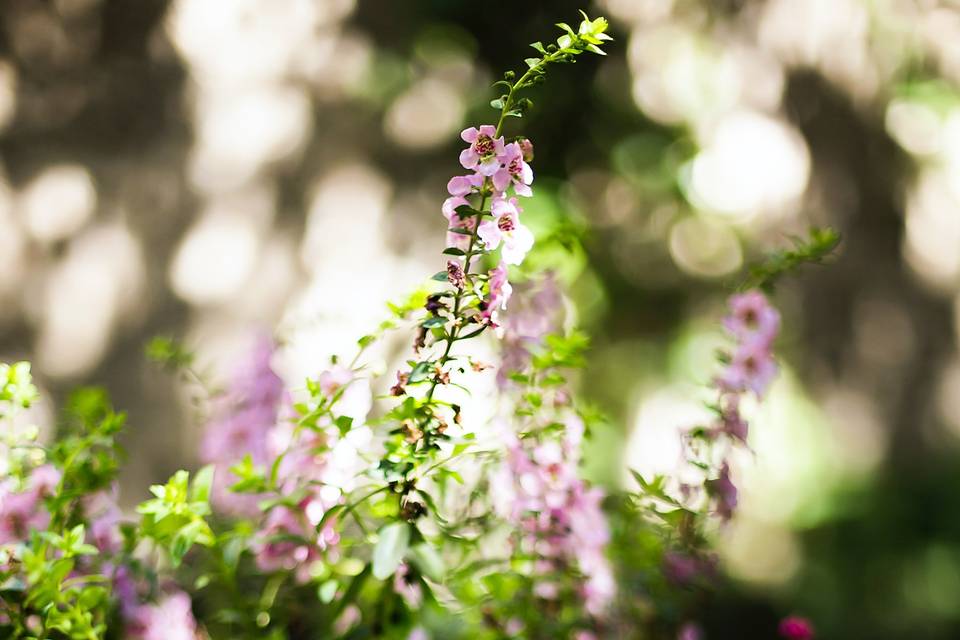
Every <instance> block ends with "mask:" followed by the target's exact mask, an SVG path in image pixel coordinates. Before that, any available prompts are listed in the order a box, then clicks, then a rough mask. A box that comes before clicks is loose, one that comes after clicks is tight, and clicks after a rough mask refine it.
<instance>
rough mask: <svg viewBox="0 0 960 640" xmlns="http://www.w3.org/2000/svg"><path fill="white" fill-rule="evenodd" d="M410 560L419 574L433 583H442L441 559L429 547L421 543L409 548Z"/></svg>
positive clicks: (442, 567)
mask: <svg viewBox="0 0 960 640" xmlns="http://www.w3.org/2000/svg"><path fill="white" fill-rule="evenodd" d="M410 560H411V561H413V564H414V565H416V567H417V569H418V570H419V571H420V573H422V574H423V575H425V576H427V577H428V578H430V579H431V580H433V581H434V582H443V574H444V566H443V559H442V558H441V557H440V554H438V553H437V550H436V549H434V548H433V547H432V546H431V545H429V544H427V543H426V542H421V543H420V544H417V545H414V546H413V547H411V548H410Z"/></svg>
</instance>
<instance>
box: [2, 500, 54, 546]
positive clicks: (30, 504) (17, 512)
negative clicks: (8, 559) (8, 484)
mask: <svg viewBox="0 0 960 640" xmlns="http://www.w3.org/2000/svg"><path fill="white" fill-rule="evenodd" d="M49 523H50V514H49V513H47V512H46V510H44V509H43V507H42V505H41V504H40V495H39V494H38V493H37V492H36V491H21V492H16V493H14V492H10V493H4V494H3V495H0V544H8V543H11V542H22V541H24V540H26V539H27V538H28V537H30V532H31V531H40V530H43V529H46V528H47V525H48V524H49Z"/></svg>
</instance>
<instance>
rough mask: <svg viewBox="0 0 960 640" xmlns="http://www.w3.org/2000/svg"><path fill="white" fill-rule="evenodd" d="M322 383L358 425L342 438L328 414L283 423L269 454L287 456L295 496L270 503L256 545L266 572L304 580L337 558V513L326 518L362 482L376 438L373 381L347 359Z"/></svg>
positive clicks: (285, 469) (285, 473)
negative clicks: (315, 420) (299, 423)
mask: <svg viewBox="0 0 960 640" xmlns="http://www.w3.org/2000/svg"><path fill="white" fill-rule="evenodd" d="M317 382H318V385H319V387H320V390H321V392H322V393H323V394H324V396H325V397H326V398H327V399H328V400H329V401H331V402H334V404H333V406H334V407H335V411H336V413H337V414H338V415H339V416H345V417H349V418H350V419H351V420H352V426H351V428H350V430H349V431H347V433H346V434H345V435H342V436H341V435H340V433H339V430H338V429H337V428H336V427H334V425H333V424H332V423H330V421H329V418H324V421H323V422H322V424H320V425H318V426H319V429H317V430H314V429H298V428H297V427H296V425H295V421H294V420H293V419H284V418H281V419H279V420H278V421H277V424H276V426H275V427H274V428H273V429H272V430H271V431H270V433H269V437H268V450H269V452H270V459H271V460H273V459H276V458H278V457H280V456H282V460H281V462H280V465H279V467H278V469H277V482H278V484H279V490H280V492H281V494H282V495H284V496H294V495H295V496H296V497H297V502H296V505H295V506H290V505H282V506H277V507H274V508H273V509H271V510H270V511H269V512H268V513H267V515H266V518H265V519H264V521H263V523H262V525H261V528H260V531H259V532H258V533H257V535H256V536H255V541H254V543H253V545H252V548H251V550H252V552H253V555H254V559H255V562H256V563H257V566H258V567H259V568H260V570H261V571H265V572H275V571H287V572H292V573H293V575H294V577H295V579H296V580H297V581H298V582H301V583H303V582H307V581H308V580H309V579H310V577H311V575H312V573H311V572H312V570H313V568H314V565H316V564H317V563H320V562H322V561H324V560H334V561H335V560H336V558H337V553H338V552H337V546H338V544H339V542H340V533H339V531H338V528H337V524H338V522H337V518H336V517H329V518H326V519H324V516H325V515H326V513H327V511H329V510H330V509H331V508H333V507H335V506H337V505H339V504H341V503H342V502H343V500H344V495H346V494H347V493H349V492H351V491H353V490H354V489H355V488H356V485H357V477H358V476H359V475H360V474H361V472H362V471H364V470H365V469H366V468H367V466H368V462H367V460H366V458H365V455H366V452H367V451H368V450H369V449H370V447H371V443H372V440H373V432H372V430H371V429H370V427H369V426H367V425H366V424H365V422H366V418H367V414H368V413H369V412H370V409H371V407H372V394H371V391H370V385H369V382H368V381H367V380H366V379H358V378H356V376H355V372H354V371H352V370H351V369H349V368H347V367H344V366H342V365H334V366H332V367H331V368H329V369H327V370H325V371H323V372H322V373H321V374H320V375H319V376H318V377H317ZM321 522H323V526H322V527H320V523H321ZM318 527H319V528H318Z"/></svg>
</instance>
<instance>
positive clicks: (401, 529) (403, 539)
mask: <svg viewBox="0 0 960 640" xmlns="http://www.w3.org/2000/svg"><path fill="white" fill-rule="evenodd" d="M409 545H410V525H408V524H407V523H405V522H394V523H393V524H388V525H386V526H385V527H383V528H382V529H380V539H379V540H377V545H376V546H375V547H374V548H373V576H374V577H375V578H376V579H377V580H386V579H387V578H389V577H390V576H392V575H393V574H394V573H395V572H396V570H397V567H399V566H400V562H401V561H402V560H403V556H404V555H406V553H407V548H408V547H409Z"/></svg>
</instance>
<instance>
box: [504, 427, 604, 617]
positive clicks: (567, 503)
mask: <svg viewBox="0 0 960 640" xmlns="http://www.w3.org/2000/svg"><path fill="white" fill-rule="evenodd" d="M567 422H568V427H569V428H568V433H567V434H566V435H565V436H564V438H563V440H562V441H559V442H558V441H556V440H546V441H544V442H536V439H531V440H533V441H532V442H530V441H524V440H520V439H519V438H518V437H516V435H513V434H510V433H508V434H506V435H505V439H506V440H507V456H506V462H505V464H504V465H503V466H502V467H501V468H500V469H499V470H498V471H497V473H496V475H495V476H494V478H493V488H494V491H495V493H496V495H498V496H499V499H498V501H497V508H498V510H499V511H500V513H501V516H502V517H504V518H506V519H507V521H508V522H511V523H512V524H513V525H514V527H515V529H516V530H517V531H518V536H519V540H518V542H517V545H518V547H519V549H520V551H521V552H523V553H525V554H530V555H533V556H535V557H537V558H538V560H537V562H536V563H535V568H534V575H535V580H536V583H535V587H534V592H535V594H536V595H537V596H538V597H540V598H542V599H545V600H552V599H555V598H556V597H558V595H559V591H560V586H559V585H558V584H557V583H556V580H557V577H556V576H558V575H562V574H563V572H564V568H565V567H567V566H569V565H573V566H575V567H576V568H577V569H578V571H579V573H580V575H582V576H583V580H582V581H581V583H580V584H579V585H577V591H578V593H579V596H580V597H581V598H582V599H583V603H584V608H585V609H586V611H587V612H588V613H589V614H590V615H591V616H594V617H601V616H602V615H603V614H604V613H605V611H606V609H607V607H608V605H609V604H610V602H611V600H612V599H613V596H614V593H615V588H616V587H615V583H614V578H613V571H612V569H611V567H610V564H609V562H608V561H607V559H606V555H605V551H606V545H607V542H608V541H609V539H610V531H609V529H608V527H607V523H606V518H605V517H604V515H603V511H602V509H601V507H600V503H601V501H602V499H603V492H602V491H600V490H599V489H597V488H590V487H588V486H587V485H586V483H585V482H584V481H583V480H581V479H580V477H579V475H578V473H577V463H578V461H579V448H580V442H579V440H580V437H581V435H582V423H581V422H580V419H579V417H576V416H575V415H574V416H568V417H567Z"/></svg>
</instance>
